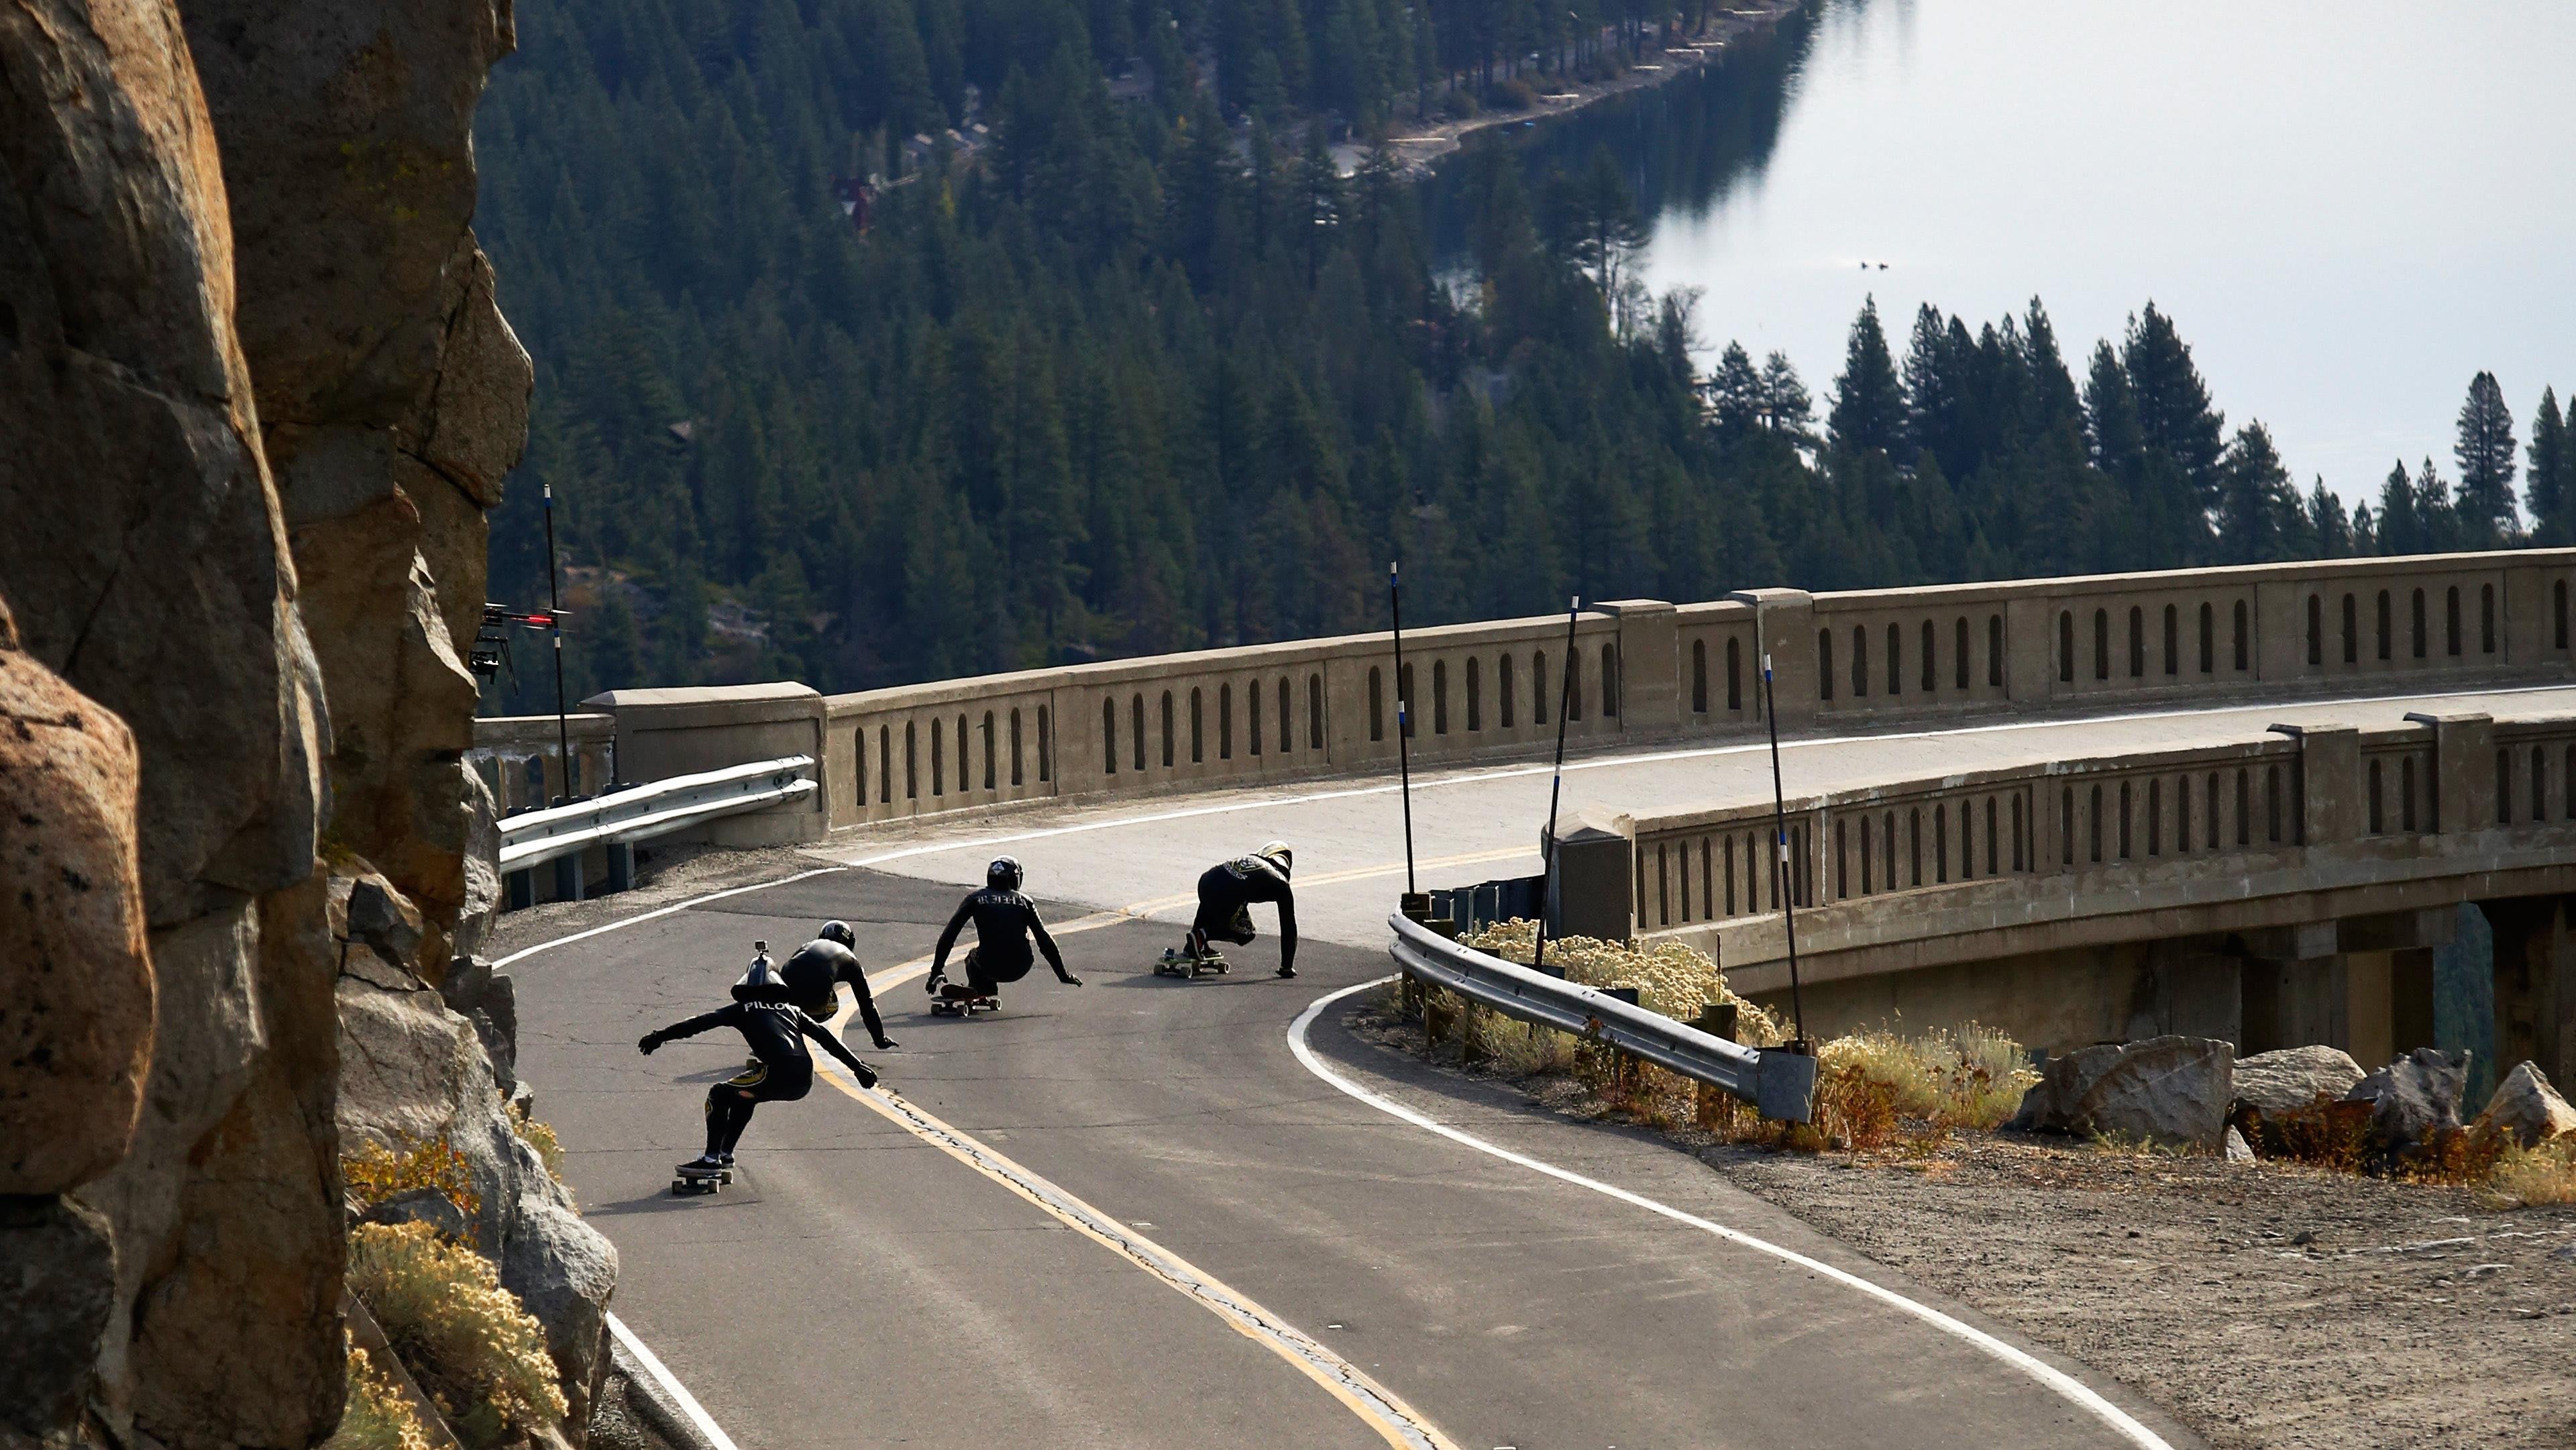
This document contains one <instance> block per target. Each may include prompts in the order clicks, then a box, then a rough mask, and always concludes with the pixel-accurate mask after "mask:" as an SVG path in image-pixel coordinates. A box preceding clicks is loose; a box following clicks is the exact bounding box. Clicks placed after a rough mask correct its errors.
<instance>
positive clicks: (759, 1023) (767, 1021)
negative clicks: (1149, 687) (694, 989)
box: [635, 950, 877, 1192]
mask: <svg viewBox="0 0 2576 1450" xmlns="http://www.w3.org/2000/svg"><path fill="white" fill-rule="evenodd" d="M733 992H734V1000H733V1001H732V1002H730V1003H728V1004H726V1005H725V1006H722V1007H719V1008H717V1009H716V1010H714V1011H713V1012H705V1013H701V1014H699V1015H698V1016H695V1017H692V1018H689V1019H688V1020H687V1021H685V1022H674V1023H672V1024H671V1025H670V1026H668V1027H665V1028H663V1029H661V1030H660V1031H658V1032H647V1033H645V1034H644V1036H643V1038H642V1039H641V1040H640V1041H638V1042H637V1043H636V1044H635V1045H636V1047H637V1048H638V1049H639V1050H641V1051H642V1052H644V1053H645V1054H646V1055H647V1056H650V1055H651V1054H652V1052H653V1050H654V1049H655V1048H658V1047H660V1046H661V1045H662V1044H663V1043H665V1042H669V1041H672V1040H674V1039H676V1038H682V1037H695V1036H697V1035H698V1034H699V1033H701V1032H704V1031H707V1030H708V1029H710V1028H714V1027H730V1028H732V1029H734V1030H735V1031H737V1032H740V1033H741V1034H742V1040H743V1042H744V1044H745V1045H746V1046H748V1047H749V1048H750V1049H751V1054H752V1061H751V1066H750V1067H749V1069H747V1070H746V1071H744V1072H743V1073H741V1074H740V1075H738V1076H735V1077H731V1078H728V1079H726V1080H725V1081H723V1082H720V1083H717V1084H715V1085H714V1086H713V1087H710V1088H708V1089H707V1151H706V1152H705V1153H704V1154H702V1155H701V1156H699V1157H698V1158H696V1159H695V1160H693V1161H691V1162H687V1163H683V1164H681V1165H680V1168H679V1177H680V1182H677V1183H674V1184H673V1185H672V1187H673V1188H674V1189H681V1188H682V1187H683V1186H684V1185H693V1184H702V1185H703V1191H706V1192H713V1191H714V1186H715V1183H716V1182H717V1181H721V1180H725V1179H729V1178H730V1177H731V1176H732V1168H733V1150H734V1145H735V1144H737V1143H739V1142H741V1141H742V1130H743V1129H744V1128H746V1127H748V1126H750V1123H751V1114H752V1110H753V1109H754V1108H756V1107H758V1106H759V1105H760V1104H762V1103H792V1102H794V1101H796V1100H797V1099H798V1098H801V1097H803V1096H805V1094H806V1093H807V1092H809V1091H811V1090H812V1088H813V1086H814V1058H813V1056H812V1054H810V1053H809V1052H807V1051H806V1049H805V1039H807V1038H809V1037H810V1038H812V1039H813V1040H814V1041H816V1042H818V1043H820V1044H822V1047H823V1050H824V1051H826V1052H829V1053H830V1054H832V1055H833V1056H834V1057H837V1058H839V1059H840V1060H841V1063H842V1065H843V1066H845V1067H847V1068H849V1070H850V1074H851V1076H853V1077H856V1078H857V1079H858V1080H859V1086H861V1087H874V1086H876V1083H877V1074H876V1069H874V1068H871V1067H869V1066H868V1065H867V1064H866V1063H864V1062H861V1061H859V1059H858V1058H857V1057H855V1056H853V1055H852V1054H851V1052H850V1050H849V1049H848V1048H846V1047H844V1046H842V1045H841V1039H840V1038H838V1037H835V1036H833V1035H832V1034H831V1033H830V1032H829V1031H826V1030H825V1029H824V1027H823V1026H822V1024H821V1023H818V1022H816V1021H815V1020H814V1019H813V1018H811V1017H808V1016H806V1015H805V1014H804V1013H803V1012H802V1011H800V1010H799V1009H798V1008H797V1006H796V1004H795V1003H793V1002H790V1001H788V1000H787V988H786V984H785V983H784V982H782V981H780V980H779V978H778V975H777V972H776V969H774V968H773V967H771V966H770V964H769V956H768V953H767V952H766V951H765V950H764V951H763V952H762V953H761V955H760V956H759V957H758V958H757V959H756V960H754V961H753V962H752V964H751V970H749V971H747V972H745V973H743V975H742V979H741V980H740V981H737V982H735V983H734V988H733Z"/></svg>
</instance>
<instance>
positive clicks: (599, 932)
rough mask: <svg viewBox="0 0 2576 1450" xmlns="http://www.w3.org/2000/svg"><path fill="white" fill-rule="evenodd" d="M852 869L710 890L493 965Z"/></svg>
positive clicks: (527, 949)
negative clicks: (683, 912)
mask: <svg viewBox="0 0 2576 1450" xmlns="http://www.w3.org/2000/svg"><path fill="white" fill-rule="evenodd" d="M849 869H850V868H849V867H847V866H823V867H819V868H817V869H815V870H812V871H799V872H797V873H796V874H795V875H793V876H781V877H779V878H778V879H777V880H775V881H756V882H753V883H752V884H751V885H749V886H736V887H732V888H730V889H728V890H724V891H710V892H708V893H707V894H706V895H704V896H692V897H690V898H689V899H688V900H686V901H675V902H673V903H671V904H670V905H668V906H661V907H656V908H654V909H653V910H651V911H639V912H637V913H636V914H634V915H633V916H621V917H619V918H618V919H617V920H615V921H610V922H603V923H601V924H600V925H598V926H594V927H592V928H591V929H590V930H588V931H577V932H574V933H573V934H572V935H570V936H559V937H556V938H555V939H554V940H552V941H541V942H539V943H537V944H536V945H535V946H532V947H521V948H519V949H518V950H517V951H515V952H512V953H510V954H509V955H508V956H506V957H503V958H502V959H501V960H499V961H497V962H494V963H493V964H492V965H493V966H495V967H506V966H508V965H510V964H511V963H512V962H516V961H521V960H524V959H526V958H528V957H533V956H535V955H536V954H537V953H539V952H543V951H552V950H553V949H555V948H556V947H562V946H570V945H572V944H573V943H574V942H577V941H588V940H590V939H591V938H592V937H595V936H605V935H607V934H608V933H610V932H612V931H624V930H625V929H626V928H628V927H630V926H640V925H642V924H643V923H645V922H648V921H652V920H654V919H655V918H657V917H664V916H669V915H672V914H673V913H675V912H682V911H686V910H688V909H689V908H690V907H692V906H704V905H705V904H707V903H708V902H710V901H722V900H724V899H725V898H726V897H728V896H741V895H743V894H745V893H747V892H752V891H767V890H768V889H769V888H771V887H773V886H785V885H787V884H789V883H790V882H796V881H805V880H810V879H812V878H813V877H816V876H829V875H831V874H833V873H834V872H836V871H847V870H849Z"/></svg>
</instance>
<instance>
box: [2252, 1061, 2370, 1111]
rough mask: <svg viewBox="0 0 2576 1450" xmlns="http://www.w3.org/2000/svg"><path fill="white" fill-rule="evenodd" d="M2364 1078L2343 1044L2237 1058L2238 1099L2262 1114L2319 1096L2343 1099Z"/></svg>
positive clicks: (2304, 1103)
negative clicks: (2342, 1046)
mask: <svg viewBox="0 0 2576 1450" xmlns="http://www.w3.org/2000/svg"><path fill="white" fill-rule="evenodd" d="M2362 1077H2363V1073H2362V1070H2361V1064H2360V1063H2357V1062H2355V1061H2353V1060H2352V1055H2351V1054H2350V1053H2347V1052H2345V1051H2344V1050H2343V1049H2342V1048H2339V1047H2285V1048H2282V1049H2281V1050H2280V1051H2278V1052H2261V1053H2256V1054H2255V1055H2254V1056H2252V1057H2240V1058H2238V1059H2237V1060H2236V1101H2238V1102H2240V1103H2243V1104H2245V1105H2246V1106H2247V1107H2250V1108H2253V1109H2254V1110H2255V1111H2257V1112H2261V1113H2286V1112H2292V1111H2295V1110H2297V1109H2299V1108H2304V1107H2307V1106H2309V1105H2310V1104H2312V1103H2314V1102H2315V1101H2316V1100H2317V1099H2318V1098H2319V1097H2323V1098H2325V1099H2326V1100H2327V1101H2328V1102H2339V1101H2341V1100H2342V1098H2343V1095H2344V1094H2345V1093H2348V1092H2350V1091H2352V1087H2353V1084H2355V1083H2357V1082H2360V1081H2361V1079H2362Z"/></svg>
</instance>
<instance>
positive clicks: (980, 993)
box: [922, 856, 1082, 1016]
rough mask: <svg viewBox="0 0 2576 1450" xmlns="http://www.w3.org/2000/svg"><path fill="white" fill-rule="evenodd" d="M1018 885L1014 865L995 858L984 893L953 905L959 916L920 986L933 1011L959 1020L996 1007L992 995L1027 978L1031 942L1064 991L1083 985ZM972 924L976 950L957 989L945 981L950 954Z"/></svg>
mask: <svg viewBox="0 0 2576 1450" xmlns="http://www.w3.org/2000/svg"><path fill="white" fill-rule="evenodd" d="M1020 880H1021V872H1020V863H1019V862H1018V861H1017V860H1014V859H1013V858H1011V857H1009V856H998V857H995V858H994V860H993V864H991V865H989V866H987V867H985V868H984V889H983V890H981V891H977V892H974V893H972V894H970V895H969V896H967V898H966V899H965V900H964V901H961V902H959V903H958V904H957V914H956V915H954V916H952V917H950V918H948V928H947V930H945V931H942V932H941V933H940V934H939V948H938V950H937V951H936V952H934V953H932V955H931V959H930V979H929V980H928V981H926V982H924V983H922V990H923V991H926V992H928V993H929V994H930V996H931V1004H930V1006H931V1010H932V1011H934V1012H943V1011H944V1012H952V1013H956V1014H958V1015H961V1016H963V1015H967V1014H971V1013H974V1012H979V1011H990V1010H992V1009H993V1008H994V1007H995V1006H998V1005H999V1003H998V1002H997V1000H996V999H995V997H994V992H995V990H996V989H997V988H999V987H1000V986H1001V984H1002V983H1004V982H1016V981H1018V980H1019V979H1020V978H1022V977H1025V976H1027V975H1028V974H1029V964H1030V962H1031V960H1032V958H1031V956H1030V953H1029V940H1030V938H1032V937H1034V938H1036V939H1037V949H1038V950H1039V951H1041V952H1044V953H1045V954H1046V959H1047V965H1048V966H1051V967H1053V968H1055V979H1056V980H1057V981H1059V982H1062V983H1064V984H1065V985H1066V986H1068V987H1079V986H1081V985H1082V979H1081V978H1080V977H1077V976H1075V975H1074V974H1073V973H1071V972H1068V971H1066V970H1065V969H1064V956H1063V954H1062V953H1060V952H1058V951H1057V950H1056V948H1055V938H1054V937H1051V936H1049V935H1047V929H1046V923H1045V922H1043V921H1040V920H1038V908H1037V904H1036V903H1035V902H1032V901H1030V900H1029V899H1028V898H1027V897H1025V896H1023V895H1021V894H1020ZM970 920H971V921H973V922H974V923H975V945H974V946H973V947H972V948H971V949H969V950H968V951H967V953H966V982H965V985H963V986H960V985H958V984H956V983H954V982H951V981H949V980H948V950H949V948H951V947H953V946H955V945H956V944H957V933H958V932H960V931H962V930H964V929H965V926H966V923H967V922H968V921H970Z"/></svg>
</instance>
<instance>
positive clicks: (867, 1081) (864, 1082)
mask: <svg viewBox="0 0 2576 1450" xmlns="http://www.w3.org/2000/svg"><path fill="white" fill-rule="evenodd" d="M851 1075H852V1076H853V1077H856V1078H857V1079H858V1080H859V1086H861V1087H863V1088H872V1087H875V1086H876V1085H877V1070H876V1069H875V1068H873V1067H870V1066H868V1065H867V1064H866V1063H864V1062H863V1063H860V1064H859V1070H858V1071H857V1072H855V1073H853V1074H851Z"/></svg>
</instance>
